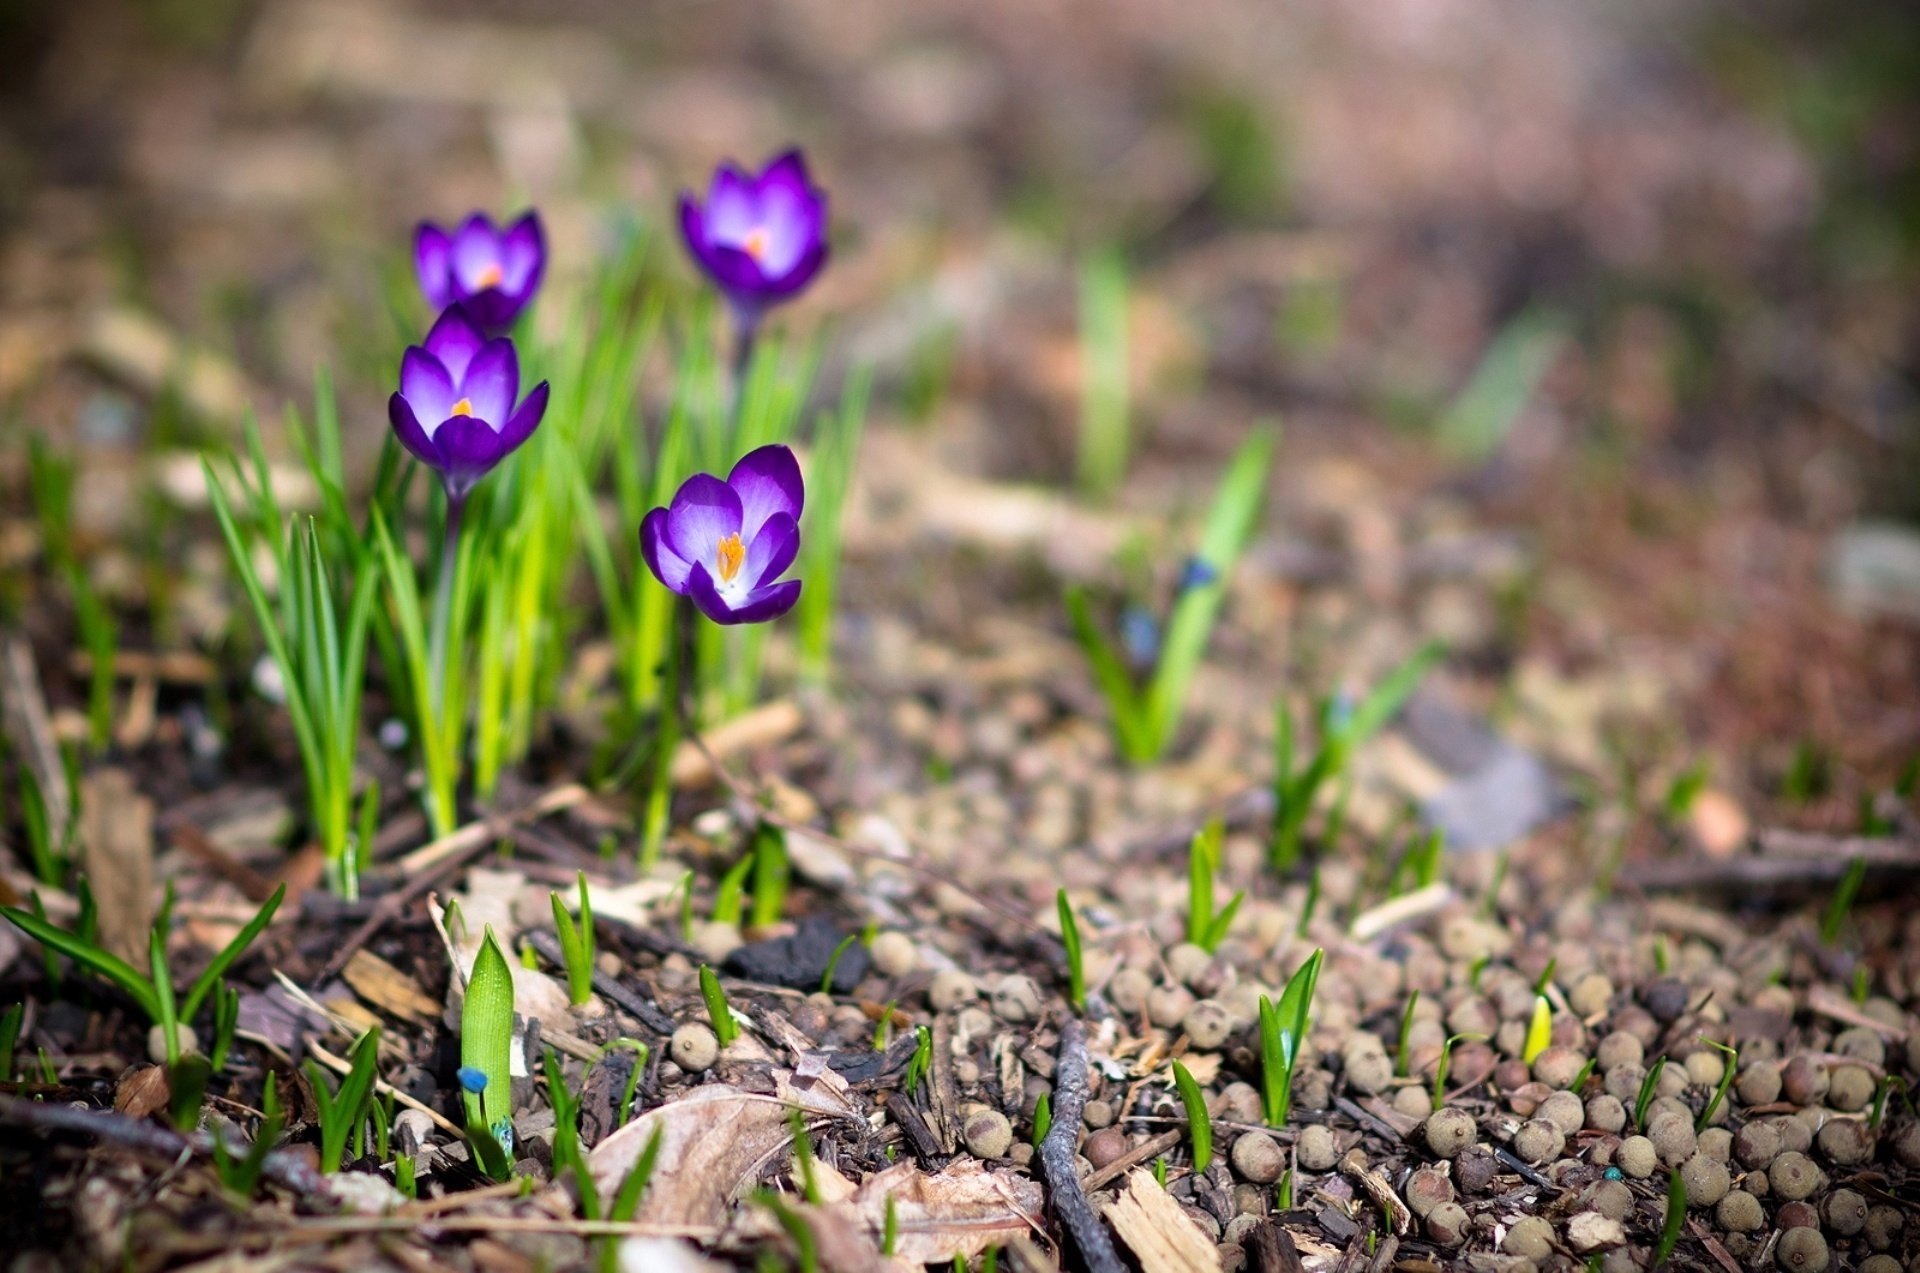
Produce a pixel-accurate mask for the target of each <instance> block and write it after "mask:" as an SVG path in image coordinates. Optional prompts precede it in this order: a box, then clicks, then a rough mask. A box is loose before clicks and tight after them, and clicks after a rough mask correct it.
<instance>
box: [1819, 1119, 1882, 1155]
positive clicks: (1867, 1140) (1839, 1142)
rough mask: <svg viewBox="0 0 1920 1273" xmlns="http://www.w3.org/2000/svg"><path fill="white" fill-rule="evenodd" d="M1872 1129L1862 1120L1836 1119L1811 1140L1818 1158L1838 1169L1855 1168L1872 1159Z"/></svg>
mask: <svg viewBox="0 0 1920 1273" xmlns="http://www.w3.org/2000/svg"><path fill="white" fill-rule="evenodd" d="M1873 1142H1874V1134H1873V1129H1872V1128H1870V1127H1868V1126H1867V1124H1866V1121H1865V1120H1864V1119H1859V1118H1836V1119H1832V1120H1830V1121H1829V1122H1828V1123H1827V1124H1826V1125H1825V1126H1823V1127H1822V1128H1821V1129H1820V1134H1819V1135H1817V1136H1815V1137H1814V1138H1813V1143H1814V1144H1815V1145H1816V1146H1818V1147H1819V1149H1820V1156H1821V1157H1823V1158H1825V1159H1826V1160H1827V1161H1828V1162H1830V1163H1833V1164H1834V1165H1835V1166H1838V1167H1857V1166H1859V1165H1860V1164H1861V1163H1864V1162H1866V1161H1868V1160H1869V1159H1871V1158H1872V1157H1873Z"/></svg>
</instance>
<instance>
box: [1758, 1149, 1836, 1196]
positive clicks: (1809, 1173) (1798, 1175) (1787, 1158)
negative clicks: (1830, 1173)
mask: <svg viewBox="0 0 1920 1273" xmlns="http://www.w3.org/2000/svg"><path fill="white" fill-rule="evenodd" d="M1824 1174H1825V1173H1823V1172H1822V1171H1821V1170H1820V1168H1818V1167H1817V1166H1815V1165H1814V1162H1813V1159H1811V1158H1809V1157H1807V1156H1806V1155H1805V1154H1802V1153H1794V1152H1788V1153H1784V1154H1781V1155H1780V1156H1779V1157H1778V1158H1775V1159H1774V1160H1773V1164H1772V1166H1770V1167H1768V1168H1767V1184H1768V1185H1769V1187H1770V1188H1771V1189H1772V1191H1773V1193H1774V1194H1775V1195H1776V1196H1777V1197H1780V1198H1784V1199H1786V1200H1787V1201H1789V1202H1798V1201H1800V1200H1801V1199H1803V1198H1810V1197H1812V1196H1813V1195H1814V1194H1815V1193H1816V1192H1818V1190H1819V1188H1820V1186H1821V1184H1822V1178H1823V1176H1824Z"/></svg>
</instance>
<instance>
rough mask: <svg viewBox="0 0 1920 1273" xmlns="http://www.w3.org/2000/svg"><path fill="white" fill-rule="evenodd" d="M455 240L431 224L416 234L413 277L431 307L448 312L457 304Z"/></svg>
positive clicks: (421, 227)
mask: <svg viewBox="0 0 1920 1273" xmlns="http://www.w3.org/2000/svg"><path fill="white" fill-rule="evenodd" d="M452 270H453V240H451V239H449V238H448V237H447V232H446V231H445V230H442V229H441V228H440V227H439V226H437V225H434V224H433V223H432V222H430V221H422V222H421V223H420V224H419V225H418V226H416V227H415V228H414V231H413V273H414V277H415V278H417V279H419V280H420V291H421V293H422V294H423V295H425V296H426V298H427V304H429V305H431V306H433V307H434V308H435V309H445V308H446V307H447V306H448V305H449V304H451V303H452V302H453V278H452Z"/></svg>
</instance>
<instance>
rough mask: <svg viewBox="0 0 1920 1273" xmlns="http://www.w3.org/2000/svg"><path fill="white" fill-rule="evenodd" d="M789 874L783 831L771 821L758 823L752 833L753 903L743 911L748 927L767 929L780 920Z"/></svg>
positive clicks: (785, 903)
mask: <svg viewBox="0 0 1920 1273" xmlns="http://www.w3.org/2000/svg"><path fill="white" fill-rule="evenodd" d="M791 875H792V867H791V865H790V864H789V862H788V860H787V833H786V832H785V831H782V830H781V829H780V828H779V827H777V826H775V825H773V824H772V823H771V822H763V823H761V824H760V827H759V829H758V830H756V831H755V832H754V834H753V904H752V906H751V908H750V909H749V910H748V912H747V920H748V923H749V926H750V927H753V928H767V927H770V926H771V925H774V924H777V923H779V922H780V916H781V914H782V912H784V911H785V910H786V908H787V883H788V880H789V878H790V877H791Z"/></svg>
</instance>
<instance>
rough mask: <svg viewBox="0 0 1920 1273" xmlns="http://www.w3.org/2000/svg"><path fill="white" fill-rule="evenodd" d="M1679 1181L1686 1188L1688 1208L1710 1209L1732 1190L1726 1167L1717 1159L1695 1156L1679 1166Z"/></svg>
mask: <svg viewBox="0 0 1920 1273" xmlns="http://www.w3.org/2000/svg"><path fill="white" fill-rule="evenodd" d="M1680 1179H1681V1181H1682V1182H1683V1183H1684V1184H1685V1185H1686V1186H1687V1205H1688V1206H1689V1207H1711V1206H1713V1205H1715V1204H1716V1203H1718V1202H1719V1201H1720V1200H1721V1199H1722V1198H1724V1197H1726V1196H1727V1191H1728V1190H1729V1189H1731V1188H1733V1177H1732V1175H1731V1173H1729V1172H1728V1171H1727V1165H1726V1164H1725V1163H1723V1162H1721V1161H1720V1160H1719V1159H1717V1158H1709V1157H1707V1156H1706V1155H1705V1154H1695V1155H1694V1156H1693V1157H1691V1158H1689V1159H1687V1161H1685V1162H1684V1163H1681V1164H1680Z"/></svg>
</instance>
